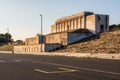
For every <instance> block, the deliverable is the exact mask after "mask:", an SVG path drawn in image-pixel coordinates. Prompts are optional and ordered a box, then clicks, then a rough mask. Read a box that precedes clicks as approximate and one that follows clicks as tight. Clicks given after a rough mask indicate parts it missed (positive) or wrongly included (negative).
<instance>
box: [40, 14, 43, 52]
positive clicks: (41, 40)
mask: <svg viewBox="0 0 120 80" xmlns="http://www.w3.org/2000/svg"><path fill="white" fill-rule="evenodd" d="M40 17H41V36H40V43H41V52H42V42H43V39H42V15H41V14H40Z"/></svg>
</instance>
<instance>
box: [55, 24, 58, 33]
mask: <svg viewBox="0 0 120 80" xmlns="http://www.w3.org/2000/svg"><path fill="white" fill-rule="evenodd" d="M55 29H56V30H55V31H56V32H58V30H57V29H58V24H57V23H56V25H55Z"/></svg>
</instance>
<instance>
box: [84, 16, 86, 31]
mask: <svg viewBox="0 0 120 80" xmlns="http://www.w3.org/2000/svg"><path fill="white" fill-rule="evenodd" d="M84 29H86V15H84Z"/></svg>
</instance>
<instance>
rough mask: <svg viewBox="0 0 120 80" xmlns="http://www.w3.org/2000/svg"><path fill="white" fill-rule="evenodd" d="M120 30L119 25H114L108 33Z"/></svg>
mask: <svg viewBox="0 0 120 80" xmlns="http://www.w3.org/2000/svg"><path fill="white" fill-rule="evenodd" d="M115 30H120V24H118V25H116V24H113V25H110V31H115Z"/></svg>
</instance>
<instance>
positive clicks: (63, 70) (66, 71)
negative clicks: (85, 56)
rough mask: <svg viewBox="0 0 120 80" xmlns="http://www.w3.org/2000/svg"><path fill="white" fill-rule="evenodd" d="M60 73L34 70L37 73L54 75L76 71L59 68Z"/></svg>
mask: <svg viewBox="0 0 120 80" xmlns="http://www.w3.org/2000/svg"><path fill="white" fill-rule="evenodd" d="M59 69H60V70H62V71H50V72H48V71H45V70H40V69H34V70H35V71H37V72H41V73H45V74H56V73H70V72H76V71H77V70H72V69H67V68H59Z"/></svg>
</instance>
